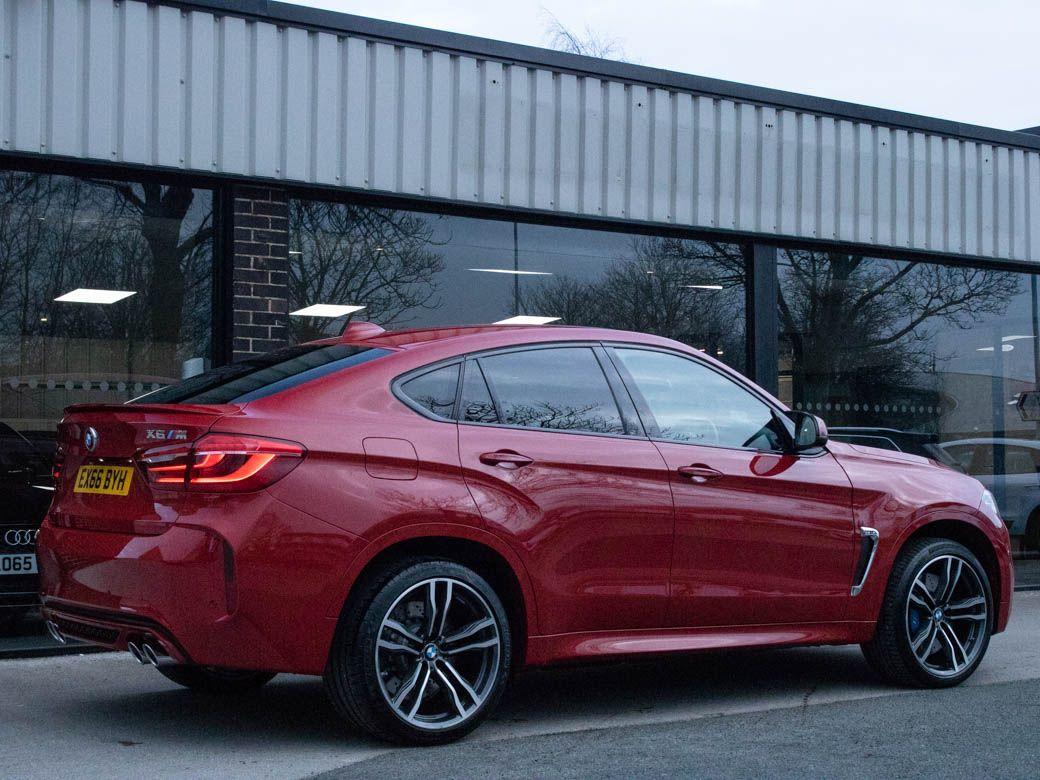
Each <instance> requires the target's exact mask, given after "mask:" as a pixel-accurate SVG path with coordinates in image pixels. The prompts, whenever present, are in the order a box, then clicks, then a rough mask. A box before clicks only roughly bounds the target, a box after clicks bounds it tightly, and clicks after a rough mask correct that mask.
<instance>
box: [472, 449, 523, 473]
mask: <svg viewBox="0 0 1040 780" xmlns="http://www.w3.org/2000/svg"><path fill="white" fill-rule="evenodd" d="M480 462H481V463H484V464H486V465H488V466H498V467H499V468H503V469H518V468H521V467H523V466H529V465H531V464H532V463H534V460H533V459H531V458H529V457H527V456H526V455H521V454H520V453H519V452H513V451H512V450H498V451H497V452H485V453H484V454H483V455H481V456H480Z"/></svg>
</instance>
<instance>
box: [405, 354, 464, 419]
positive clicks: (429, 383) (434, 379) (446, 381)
mask: <svg viewBox="0 0 1040 780" xmlns="http://www.w3.org/2000/svg"><path fill="white" fill-rule="evenodd" d="M458 384H459V364H458V363H455V364H454V365H450V366H444V367H443V368H437V369H434V370H433V371H430V372H428V373H425V374H421V375H420V376H417V377H415V378H414V379H409V380H408V381H407V382H405V383H404V384H403V385H401V392H402V393H404V394H405V395H406V396H408V397H409V398H410V399H411V400H412V401H414V402H415V403H417V404H419V405H420V406H422V407H424V408H425V409H428V410H429V411H431V412H432V413H433V414H435V415H437V416H438V417H447V418H450V417H451V413H452V410H453V409H454V407H455V391H456V388H457V387H458Z"/></svg>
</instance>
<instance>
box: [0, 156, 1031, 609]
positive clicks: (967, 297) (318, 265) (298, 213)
mask: <svg viewBox="0 0 1040 780" xmlns="http://www.w3.org/2000/svg"><path fill="white" fill-rule="evenodd" d="M216 201H217V199H216V198H215V193H214V191H212V190H210V189H205V188H197V187H192V186H187V185H180V184H174V183H168V182H166V183H157V182H155V181H148V182H139V181H125V180H111V179H102V178H84V177H75V176H66V175H56V174H47V173H34V172H22V171H0V343H2V346H3V352H2V354H0V470H2V473H0V484H2V486H3V495H2V497H0V498H2V501H0V503H2V505H3V509H0V526H5V527H11V528H33V527H35V525H36V524H37V523H38V522H39V519H40V517H42V514H43V512H44V511H45V510H46V506H47V504H48V502H49V498H50V494H49V491H48V488H49V487H50V467H51V457H52V453H53V448H54V432H55V424H56V422H57V421H58V420H59V419H60V417H61V414H62V410H63V409H64V408H65V407H66V406H68V405H70V404H74V403H81V402H88V401H90V402H123V401H127V400H130V399H132V398H134V397H136V396H139V395H142V394H144V393H146V392H150V391H154V390H157V389H160V388H163V387H165V386H167V385H170V384H173V383H175V382H177V381H179V380H181V379H182V378H186V377H192V376H195V375H197V374H200V373H202V372H204V371H207V370H210V369H213V368H214V366H213V365H211V364H212V363H213V362H214V361H213V358H214V354H213V345H214V344H217V343H221V342H222V341H224V340H228V341H229V339H227V337H228V336H229V334H227V333H224V332H223V331H222V327H224V326H228V327H230V323H231V318H230V317H229V316H223V317H216V318H215V317H214V301H215V300H216V297H215V290H216V289H220V288H221V285H222V284H223V285H228V284H229V279H224V280H221V278H220V277H221V274H223V275H224V276H225V277H229V278H230V276H231V274H232V271H231V266H232V263H231V256H230V253H228V254H227V256H226V257H223V258H220V257H217V256H216V253H215V232H214V222H215V211H214V209H215V206H214V204H215V202H216ZM272 240H274V239H272ZM283 241H287V242H288V266H289V272H288V275H287V284H288V289H287V290H285V292H284V294H285V297H286V298H287V299H288V304H289V312H296V311H298V310H301V309H306V308H308V307H312V306H315V305H318V304H324V305H325V307H329V306H331V307H339V308H332V309H331V310H330V309H328V308H326V309H325V312H324V313H329V314H330V315H338V316H329V317H315V316H309V315H294V314H290V316H289V317H288V325H289V338H290V340H291V341H292V342H293V343H300V342H304V341H308V340H311V339H314V338H319V337H323V336H328V335H334V334H336V333H338V332H340V330H341V329H342V328H343V327H344V325H345V324H346V322H347V321H348V320H349V319H350V318H351V317H353V318H356V319H361V320H371V321H374V322H376V323H378V324H380V325H381V326H383V327H386V328H405V327H430V326H450V325H467V324H478V323H490V322H501V321H508V320H511V319H513V318H517V317H522V318H526V319H527V320H529V321H530V320H532V319H533V321H546V322H555V323H559V324H564V325H588V326H602V327H607V328H616V329H621V330H632V331H639V332H647V333H654V334H658V335H662V336H666V337H669V338H673V339H677V340H679V341H682V342H684V343H686V344H688V345H690V346H693V347H695V348H697V349H701V350H704V351H705V352H707V353H708V354H711V355H713V356H715V357H717V358H719V359H720V360H722V361H723V362H725V363H727V364H728V365H730V366H732V367H734V368H736V369H737V370H739V371H742V372H745V373H747V372H748V356H749V345H748V343H747V339H748V335H747V334H748V332H749V328H748V321H749V312H747V311H746V305H747V303H746V302H747V300H748V298H749V295H748V293H749V291H748V290H747V283H748V281H747V280H748V272H747V265H748V256H749V252H748V247H747V246H746V245H745V244H741V243H736V242H724V241H718V240H708V239H694V238H679V237H674V236H661V235H646V234H638V233H626V232H619V231H608V230H589V229H582V228H574V227H563V226H553V225H544V224H530V223H526V222H518V221H511V220H504V219H483V218H474V217H462V216H455V215H449V214H438V213H432V212H423V211H408V210H400V209H391V208H384V207H377V206H370V205H364V204H360V203H337V202H327V201H319V200H304V199H292V198H290V200H289V206H288V236H287V238H286V239H283ZM221 268H224V269H225V270H223V271H221V270H220V269H221ZM777 274H778V289H779V298H778V306H777V309H776V311H775V312H759V313H758V316H759V317H773V316H775V317H777V319H778V322H779V333H780V340H779V364H778V373H779V394H780V397H781V398H782V400H783V401H784V402H786V403H788V404H789V405H790V406H791V407H792V408H795V409H803V410H807V411H812V412H814V413H816V414H818V415H820V416H821V417H823V418H824V419H825V420H826V421H827V423H828V425H829V427H830V432H831V435H832V436H833V437H834V438H836V439H841V440H845V441H849V442H853V443H861V444H868V445H872V446H881V447H886V448H889V449H899V450H904V451H909V452H915V453H918V454H922V455H927V456H929V457H932V458H936V459H938V460H941V461H943V462H945V463H947V464H948V465H950V466H952V467H953V468H957V469H960V470H963V471H965V472H967V473H969V474H972V475H973V476H976V477H978V478H979V479H980V480H981V481H982V482H983V483H984V484H986V485H987V487H989V488H990V489H991V490H992V492H993V493H994V495H995V497H996V499H997V501H998V504H999V505H1000V508H1001V511H1002V513H1003V514H1004V516H1005V517H1006V518H1007V520H1008V521H1009V524H1010V526H1011V530H1012V533H1013V535H1014V536H1015V544H1016V547H1017V548H1018V550H1019V555H1020V559H1021V560H1020V561H1019V564H1020V566H1021V569H1020V571H1019V574H1018V577H1019V580H1020V582H1035V583H1036V584H1040V554H1037V553H1030V552H1029V550H1030V549H1031V548H1033V549H1036V548H1040V396H1038V394H1037V380H1038V378H1040V377H1038V374H1040V369H1038V366H1040V326H1038V319H1040V318H1038V308H1040V307H1038V303H1040V295H1038V291H1037V279H1036V277H1035V276H1034V275H1031V274H1026V273H1021V272H1011V271H1006V270H997V269H993V268H978V267H970V266H963V265H944V264H940V263H930V262H929V263H926V262H920V261H915V260H912V259H886V258H878V257H869V256H862V255H857V254H849V253H845V252H841V251H835V250H831V251H827V250H818V249H817V250H810V249H781V250H778V263H777ZM272 278H273V277H272ZM272 284H273V283H272ZM265 294H266V293H265ZM273 294H275V293H273V292H272V295H273ZM312 311H314V310H313V309H312ZM221 323H223V324H224V325H221ZM218 326H220V327H218ZM761 332H764V333H765V332H769V329H768V328H763V329H762V330H761ZM762 346H763V345H761V344H760V345H758V347H759V348H761V347H762ZM769 349H771V346H770V347H769ZM769 349H767V350H766V352H767V353H768V352H769ZM263 360H264V358H263V357H260V356H253V363H256V361H259V363H256V364H257V365H259V364H260V363H263ZM253 363H250V362H249V361H247V362H246V363H241V364H238V369H241V370H244V369H242V366H246V368H249V367H250V366H253V367H254V368H255V366H254V365H253ZM238 369H236V370H238ZM222 371H225V372H227V371H232V369H231V367H226V368H224V369H222ZM652 374H653V370H651V371H649V373H648V376H651V375H652ZM218 375H219V376H222V375H223V374H220V372H218V373H217V374H213V373H211V374H207V376H208V377H213V376H218ZM651 378H652V376H651ZM203 381H206V378H205V377H199V378H197V379H196V382H197V383H201V382H203ZM438 381H439V378H438V377H437V376H434V375H431V376H428V377H425V378H423V379H422V380H421V381H420V380H415V382H414V387H412V388H410V389H411V390H413V391H414V393H413V395H414V396H415V397H417V398H418V399H419V400H418V401H417V402H418V403H421V404H423V405H424V406H426V407H427V408H429V409H431V410H432V411H434V413H436V410H437V409H440V408H441V407H443V406H444V404H446V403H449V401H447V400H443V399H440V397H439V395H438V387H439V385H438ZM469 381H470V377H467V378H466V382H467V383H469ZM518 387H519V386H518ZM520 389H522V388H520ZM486 392H487V391H486V387H484V388H481V387H477V386H474V387H472V388H470V387H468V386H467V388H466V392H465V393H464V395H465V398H466V404H467V405H466V410H467V411H466V415H467V418H468V419H473V420H475V421H482V422H489V421H490V420H489V419H488V418H487V415H488V414H489V412H488V409H489V408H491V407H490V404H489V403H488V402H487V401H486V400H485V399H484V397H483V396H482V395H481V393H485V394H486ZM159 395H160V396H161V395H162V394H161V393H160V394H159ZM157 397H158V396H157ZM452 400H453V399H452ZM708 400H710V399H708ZM491 414H494V412H493V411H492V412H491ZM688 433H689V432H688ZM689 435H696V436H701V435H704V434H703V432H702V431H693V432H692V433H689ZM0 552H8V551H6V550H0ZM1030 567H1032V568H1030ZM25 582H27V583H28V582H30V580H29V579H26V580H25ZM12 583H15V580H14V579H12V578H2V579H0V586H3V587H0V591H4V592H5V593H6V592H9V591H11V588H10V587H7V586H10V585H11V584H12ZM15 584H17V583H15ZM5 598H7V596H5V595H3V594H0V605H2V604H3V603H5V602H4V601H3V600H4V599H5ZM0 613H3V614H7V613H5V612H4V611H3V610H0ZM0 621H2V618H0Z"/></svg>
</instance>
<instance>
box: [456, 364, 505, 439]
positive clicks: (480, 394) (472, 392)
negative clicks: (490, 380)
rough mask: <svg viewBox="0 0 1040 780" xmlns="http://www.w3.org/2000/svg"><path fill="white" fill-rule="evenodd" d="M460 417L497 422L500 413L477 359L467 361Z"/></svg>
mask: <svg viewBox="0 0 1040 780" xmlns="http://www.w3.org/2000/svg"><path fill="white" fill-rule="evenodd" d="M458 418H459V419H460V420H462V421H463V422H476V423H497V422H498V413H497V412H496V411H495V402H494V401H492V400H491V393H489V392H488V386H487V382H485V381H484V374H483V372H482V371H481V370H480V366H479V365H478V364H477V361H476V360H470V361H468V362H467V363H466V377H465V379H463V380H462V399H461V408H460V409H459V414H458Z"/></svg>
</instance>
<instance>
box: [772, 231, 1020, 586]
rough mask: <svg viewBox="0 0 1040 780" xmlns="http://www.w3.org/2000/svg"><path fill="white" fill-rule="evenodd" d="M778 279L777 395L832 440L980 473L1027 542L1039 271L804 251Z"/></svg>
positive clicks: (784, 264) (786, 263)
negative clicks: (818, 422)
mask: <svg viewBox="0 0 1040 780" xmlns="http://www.w3.org/2000/svg"><path fill="white" fill-rule="evenodd" d="M778 274H779V300H778V316H779V320H780V395H781V398H782V400H783V401H784V402H785V403H788V404H789V405H791V406H792V407H793V408H795V409H804V410H807V411H811V412H813V413H815V414H817V415H819V416H821V417H823V419H824V420H826V421H827V423H828V426H830V431H831V435H832V436H833V437H834V438H839V439H844V440H846V441H850V442H853V443H861V444H869V445H872V446H881V447H885V448H888V449H899V450H903V451H909V452H915V453H918V454H922V455H926V456H928V457H932V458H936V459H939V460H942V461H944V462H946V463H947V464H949V465H951V466H952V467H954V468H958V469H960V470H962V471H965V472H967V473H969V474H971V475H972V476H975V477H977V478H978V479H979V480H981V481H982V482H983V483H984V484H985V485H986V486H987V487H988V488H989V489H990V490H991V491H992V492H993V494H994V496H995V497H996V499H997V503H998V505H999V506H1000V509H1001V513H1002V514H1003V516H1004V518H1005V519H1006V520H1007V521H1008V523H1009V526H1010V528H1011V533H1012V535H1013V536H1014V537H1015V538H1016V543H1017V544H1018V545H1019V547H1021V548H1027V549H1028V548H1030V547H1031V548H1033V549H1035V548H1036V546H1037V541H1038V538H1037V537H1038V534H1040V527H1038V523H1040V435H1038V433H1040V413H1038V412H1040V405H1037V404H1036V403H1035V400H1036V389H1037V378H1038V365H1040V329H1038V316H1037V312H1038V294H1037V279H1036V276H1034V275H1032V274H1025V273H1015V272H1010V271H1002V270H995V269H982V268H974V267H968V266H955V265H941V264H937V263H924V262H915V261H911V260H898V259H883V258H877V257H867V256H863V255H858V254H847V253H844V252H835V251H812V250H781V251H780V253H779V258H778ZM1022 574H1023V576H1025V577H1027V578H1031V577H1034V576H1035V575H1034V573H1033V572H1031V571H1029V570H1028V568H1026V567H1023V570H1022Z"/></svg>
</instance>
